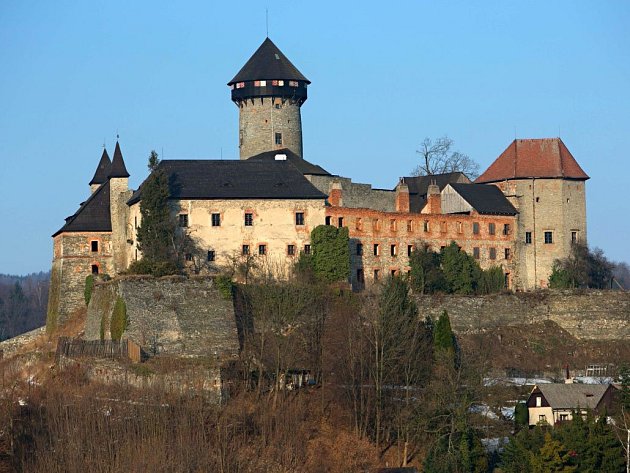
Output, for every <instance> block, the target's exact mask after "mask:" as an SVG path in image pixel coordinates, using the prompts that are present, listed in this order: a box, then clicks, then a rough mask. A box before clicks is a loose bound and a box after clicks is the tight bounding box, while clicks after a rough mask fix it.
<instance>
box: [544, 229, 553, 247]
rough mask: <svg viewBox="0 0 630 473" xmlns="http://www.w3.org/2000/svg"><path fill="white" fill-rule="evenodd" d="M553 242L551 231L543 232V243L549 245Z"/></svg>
mask: <svg viewBox="0 0 630 473" xmlns="http://www.w3.org/2000/svg"><path fill="white" fill-rule="evenodd" d="M551 243H553V232H545V244H546V245H550V244H551Z"/></svg>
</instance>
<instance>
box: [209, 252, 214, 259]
mask: <svg viewBox="0 0 630 473" xmlns="http://www.w3.org/2000/svg"><path fill="white" fill-rule="evenodd" d="M208 261H214V250H208Z"/></svg>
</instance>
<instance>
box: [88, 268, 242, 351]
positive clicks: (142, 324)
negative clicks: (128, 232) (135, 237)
mask: <svg viewBox="0 0 630 473" xmlns="http://www.w3.org/2000/svg"><path fill="white" fill-rule="evenodd" d="M119 296H120V297H122V298H123V300H124V301H125V304H126V306H127V317H128V319H129V327H128V328H127V330H126V331H125V333H124V334H123V338H130V339H131V340H133V341H134V342H136V343H137V344H139V345H140V346H141V347H142V348H143V349H144V350H145V351H146V352H149V353H150V352H151V351H152V350H153V347H154V346H155V345H157V346H158V347H159V352H160V353H167V354H175V355H183V356H215V355H216V356H218V357H220V358H224V357H227V358H229V357H232V356H235V355H237V353H238V349H239V345H238V336H237V328H236V320H235V316H234V308H233V305H232V301H231V300H226V299H224V298H223V297H222V296H221V294H220V293H219V291H218V290H217V289H216V287H215V285H214V281H213V279H212V278H194V279H186V278H182V277H166V278H160V279H156V278H146V277H122V278H117V279H114V280H112V281H108V282H104V283H99V284H97V285H96V286H95V287H94V292H93V295H92V299H91V301H90V305H89V306H88V314H87V321H86V326H85V338H86V339H87V340H99V339H100V332H101V322H102V321H103V317H105V319H104V327H105V328H106V329H105V338H106V339H107V338H110V334H109V323H110V320H111V314H112V311H113V308H114V304H115V302H116V298H117V297H119Z"/></svg>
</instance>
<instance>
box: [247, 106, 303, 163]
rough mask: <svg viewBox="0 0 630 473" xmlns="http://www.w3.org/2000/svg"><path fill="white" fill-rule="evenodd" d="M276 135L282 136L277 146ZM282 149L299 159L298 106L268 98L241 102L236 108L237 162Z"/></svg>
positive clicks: (300, 138)
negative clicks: (287, 150) (238, 151)
mask: <svg viewBox="0 0 630 473" xmlns="http://www.w3.org/2000/svg"><path fill="white" fill-rule="evenodd" d="M278 106H279V108H277V107H278ZM276 133H282V143H281V144H276V141H275V134H276ZM282 148H289V149H290V150H291V151H293V152H294V153H295V154H297V155H298V156H302V116H301V113H300V105H299V104H297V103H293V102H291V101H290V100H284V101H283V100H282V99H280V98H274V99H272V98H268V97H265V98H256V99H252V100H244V101H243V102H241V106H240V108H239V149H240V157H241V159H247V158H249V157H251V156H255V155H256V154H259V153H263V152H265V151H269V150H273V149H282Z"/></svg>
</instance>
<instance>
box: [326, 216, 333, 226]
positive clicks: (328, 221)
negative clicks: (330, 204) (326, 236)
mask: <svg viewBox="0 0 630 473" xmlns="http://www.w3.org/2000/svg"><path fill="white" fill-rule="evenodd" d="M331 219H332V217H331V216H330V215H327V216H326V225H330V223H331Z"/></svg>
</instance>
